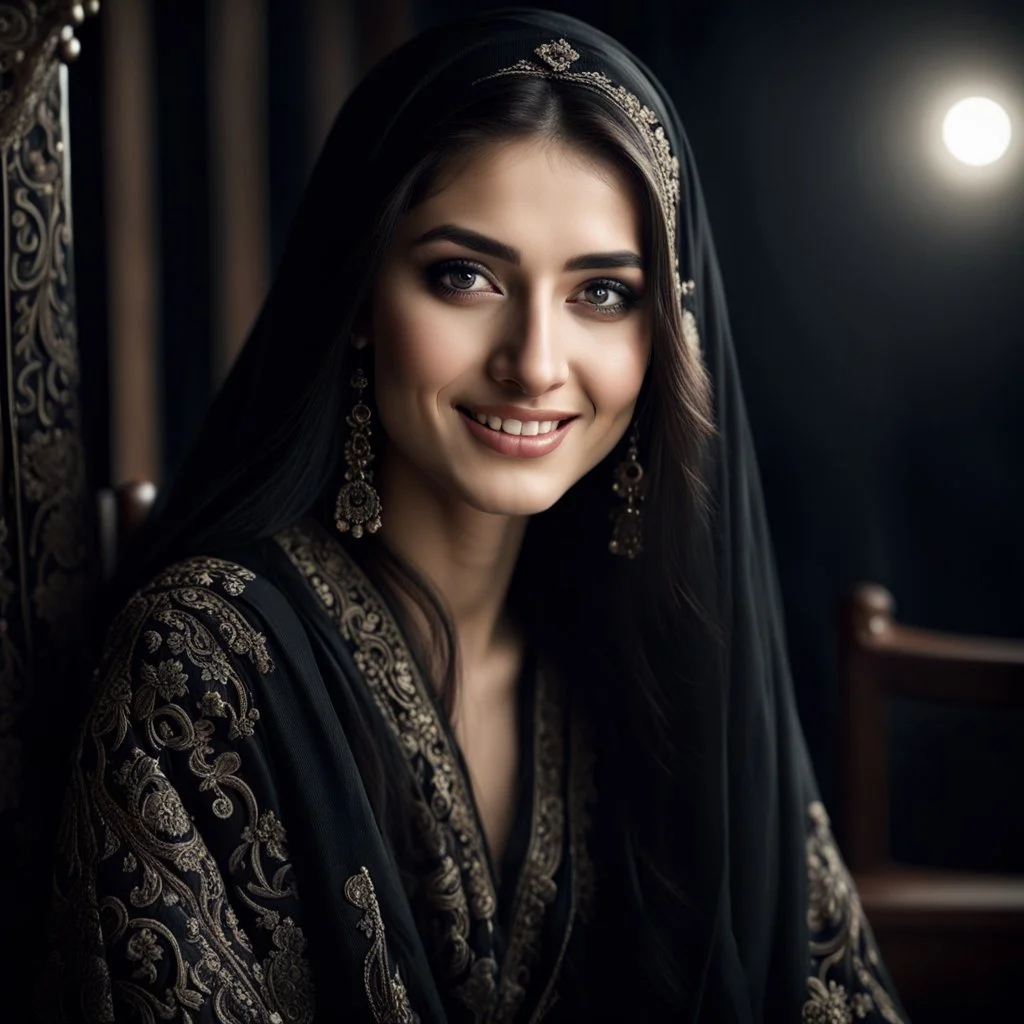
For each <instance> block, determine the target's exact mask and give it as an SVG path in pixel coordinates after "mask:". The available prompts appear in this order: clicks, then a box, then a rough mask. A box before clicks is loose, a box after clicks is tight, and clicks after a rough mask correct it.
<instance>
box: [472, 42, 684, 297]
mask: <svg viewBox="0 0 1024 1024" xmlns="http://www.w3.org/2000/svg"><path fill="white" fill-rule="evenodd" d="M579 59H580V54H579V52H578V51H577V50H576V49H574V48H573V46H572V44H571V43H570V42H569V41H568V40H567V39H564V38H562V39H553V40H551V41H550V42H547V43H542V44H541V45H540V46H538V47H537V48H536V49H535V50H534V51H533V58H532V59H531V58H529V57H524V58H523V59H522V60H518V61H516V63H515V64H512V65H511V66H509V67H507V68H502V69H501V70H500V71H496V72H495V73H494V74H493V75H486V76H485V77H484V78H481V79H479V81H482V82H483V81H487V80H488V79H490V78H498V77H500V76H501V75H536V76H538V77H540V78H550V79H553V80H555V81H562V82H573V83H574V84H576V85H582V86H584V87H585V88H588V89H593V90H594V91H595V92H599V93H601V94H602V95H604V96H607V97H608V98H609V99H611V100H613V101H614V102H615V103H616V105H617V106H618V107H619V108H620V109H621V110H622V111H623V113H625V114H626V116H627V117H628V118H629V119H630V120H631V121H632V122H633V124H635V125H636V127H637V128H639V129H640V134H641V135H642V136H643V137H644V138H645V139H646V140H647V142H648V144H649V146H650V149H651V154H652V156H653V157H654V167H655V171H656V176H657V181H656V182H655V191H656V192H657V193H658V201H659V202H660V204H661V208H662V214H663V216H664V218H665V226H666V229H667V232H668V244H669V249H670V250H671V252H672V259H673V263H674V266H675V280H676V289H677V291H678V292H679V294H680V296H681V295H682V294H683V291H682V284H681V282H680V279H679V256H678V252H677V249H676V220H677V210H678V208H679V195H680V185H679V159H678V157H676V155H675V154H674V153H673V152H672V147H671V146H670V145H669V141H668V136H667V135H666V134H665V129H664V127H663V126H662V124H661V122H660V121H659V120H658V115H657V114H656V113H655V112H654V111H653V110H652V109H651V108H650V107H648V106H647V105H646V104H645V103H643V102H642V101H641V99H640V98H639V97H638V96H637V95H636V94H634V93H632V92H630V91H629V90H628V89H627V88H626V87H625V86H624V85H617V84H616V83H615V82H613V81H612V80H611V79H610V78H609V77H608V76H607V75H606V74H605V73H604V72H603V71H573V70H571V69H572V66H573V64H575V63H576V61H578V60H579Z"/></svg>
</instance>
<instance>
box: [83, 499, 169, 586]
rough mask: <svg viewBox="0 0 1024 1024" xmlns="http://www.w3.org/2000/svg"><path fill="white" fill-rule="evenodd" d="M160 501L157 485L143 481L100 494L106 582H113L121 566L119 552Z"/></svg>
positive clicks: (98, 514)
mask: <svg viewBox="0 0 1024 1024" xmlns="http://www.w3.org/2000/svg"><path fill="white" fill-rule="evenodd" d="M155 501H156V486H155V485H154V484H151V483H149V482H148V481H144V480H139V481H132V482H131V483H126V484H121V485H119V486H118V487H105V488H103V489H102V490H100V491H99V492H98V494H97V495H96V518H97V526H98V532H99V547H100V565H101V570H102V573H103V578H104V579H110V577H111V576H112V575H113V572H114V569H115V568H116V566H117V557H118V552H119V551H123V550H124V547H125V544H126V543H127V541H128V540H129V538H130V537H131V536H132V534H134V533H135V531H136V530H138V529H139V527H140V526H142V524H143V523H144V522H145V521H146V517H147V516H148V515H149V513H150V511H151V510H152V508H153V503H154V502H155Z"/></svg>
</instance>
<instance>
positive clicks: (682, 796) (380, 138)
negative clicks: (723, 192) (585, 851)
mask: <svg viewBox="0 0 1024 1024" xmlns="http://www.w3.org/2000/svg"><path fill="white" fill-rule="evenodd" d="M562 37H564V38H566V39H568V40H569V41H570V43H571V44H572V46H573V47H574V48H575V49H576V50H577V51H578V52H579V54H580V55H581V56H580V63H579V64H578V67H579V68H580V69H582V70H588V69H589V70H595V71H600V72H602V73H603V74H605V75H607V76H608V77H609V78H610V79H611V80H612V81H613V82H615V83H617V84H619V85H622V86H624V87H625V88H626V89H628V90H629V92H631V93H633V94H635V95H636V96H637V97H639V98H640V100H641V101H642V103H643V104H645V105H646V106H648V107H650V108H651V109H653V111H654V112H655V114H656V116H657V119H658V121H659V122H660V124H661V125H662V126H663V127H664V129H665V132H666V134H667V137H668V141H669V145H670V147H671V150H672V152H673V153H674V154H675V156H676V157H678V160H679V164H680V185H681V194H680V198H679V209H678V230H677V232H676V245H677V257H678V264H679V272H680V276H681V278H682V279H683V280H692V281H693V282H694V289H693V292H692V294H690V295H688V297H687V303H688V305H690V306H691V308H692V310H693V312H694V313H695V315H696V321H697V328H698V331H699V336H700V344H701V353H702V357H703V360H704V363H705V366H706V369H707V371H708V374H709V376H710V379H711V382H712V386H713V393H714V422H715V427H716V431H717V434H716V437H715V438H714V440H713V442H712V444H711V450H710V457H709V462H708V468H707V472H708V486H709V492H710V503H709V504H710V508H711V512H710V515H709V518H708V523H707V537H708V538H709V539H710V540H709V547H710V549H711V550H712V555H713V557H710V558H707V559H704V560H703V562H700V563H699V564H703V565H704V567H705V568H704V569H703V570H701V572H700V573H698V574H697V575H696V577H695V578H691V579H688V580H687V581H686V583H687V587H688V589H689V591H690V592H691V593H692V594H693V595H694V597H695V598H696V601H697V603H699V604H700V605H701V606H702V607H703V608H705V609H707V610H708V611H709V612H710V614H711V617H712V618H713V619H714V620H715V621H716V623H717V626H718V629H717V632H716V631H713V630H707V631H704V632H703V633H701V632H699V631H697V632H695V631H694V630H693V629H691V628H686V627H684V625H683V624H680V628H679V630H678V633H676V634H673V633H672V631H671V629H668V630H663V631H662V642H661V644H660V647H659V649H657V650H653V651H651V652H650V661H651V663H652V665H653V667H654V669H655V671H657V672H659V673H661V674H662V675H664V676H665V677H666V678H673V679H675V678H678V679H679V680H680V682H679V684H678V685H679V686H680V687H682V686H684V685H689V687H690V689H689V690H688V691H687V693H686V695H685V699H681V700H680V701H679V702H678V704H677V706H676V711H677V715H678V720H677V721H674V722H673V723H672V728H673V729H674V730H675V731H676V734H677V736H678V738H679V743H678V746H679V748H680V749H681V750H686V751H688V752H689V757H688V760H687V763H686V764H680V765H679V766H678V770H679V774H680V777H681V781H680V785H679V787H678V790H677V792H675V793H673V794H670V795H669V796H668V798H667V799H668V802H667V803H665V804H664V805H663V807H662V810H663V813H664V814H665V815H666V816H667V818H668V819H669V820H670V823H671V827H672V829H673V830H674V834H675V841H676V844H677V848H678V864H677V868H678V871H677V873H678V875H679V876H680V878H681V881H682V882H683V883H684V888H685V892H686V893H687V896H688V899H689V901H690V904H691V908H692V909H691V913H690V914H689V915H687V917H686V921H685V923H678V924H677V923H675V922H673V921H659V920H658V910H659V908H658V907H657V906H652V905H651V904H650V891H651V890H650V887H649V886H648V884H647V883H646V881H645V876H644V871H645V868H644V866H643V864H642V863H641V861H640V860H639V859H638V858H637V857H636V855H635V851H630V850H628V849H627V850H625V851H620V853H619V854H617V855H616V856H615V858H614V859H615V860H616V863H617V865H618V869H619V870H620V871H621V875H620V878H621V880H622V888H621V892H620V893H618V895H617V897H616V898H615V899H614V900H612V901H610V902H609V903H608V904H607V905H608V906H611V907H614V909H613V910H611V911H609V912H608V913H606V915H605V919H604V922H603V925H602V927H603V929H604V935H605V940H606V941H605V942H604V943H603V947H602V948H603V950H604V952H603V953H599V954H598V957H599V959H598V960H596V961H595V960H591V961H590V963H589V966H588V978H589V980H588V981H587V982H586V983H588V984H592V985H593V986H595V987H600V986H602V985H604V986H605V987H606V988H607V990H608V992H607V998H608V999H609V1003H608V1005H609V1006H611V1005H615V1000H616V999H617V998H618V999H621V1000H622V1004H621V1005H620V1012H623V1013H627V1016H628V1014H629V1011H628V1007H633V1008H634V1010H635V1011H636V1016H634V1017H633V1019H655V1017H652V1016H649V1015H648V1014H649V1013H656V1015H657V1017H656V1019H693V1020H696V1019H706V1020H715V1021H737V1022H740V1021H744V1022H753V1021H759V1020H763V1019H779V1020H784V1019H785V1020H796V1019H798V1017H799V1016H800V1012H801V1007H802V1006H803V1005H804V1003H805V1002H806V1000H807V978H808V975H809V973H810V970H809V968H810V962H809V951H808V950H809V947H808V943H809V934H808V924H807V904H808V891H807V890H808V885H807V847H806V844H807V834H808V827H807V810H808V807H809V805H811V803H812V802H813V801H814V800H815V799H816V790H815V783H814V779H813V773H812V770H811V767H810V764H809V761H808V758H807V754H806V750H805V744H804V740H803V737H802V734H801V730H800V726H799V723H798V720H797V717H796V711H795V704H794V700H793V694H792V685H791V680H790V674H789V669H788V666H787V659H786V653H785V649H784V640H783V637H784V630H783V621H782V606H781V601H780V595H779V590H778V586H777V582H776V574H775V569H774V566H773V562H772V553H771V544H770V538H769V536H768V528H767V522H766V517H765V511H764V507H763V502H762V495H761V487H760V482H759V478H758V470H757V465H756V460H755V456H754V449H753V445H752V442H751V437H750V431H749V426H748V423H747V417H746V413H745V410H744V402H743V395H742V390H741V387H740V381H739V374H738V370H737V366H736V358H735V353H734V350H733V344H732V340H731V337H730V328H729V318H728V314H727V310H726V302H725V295H724V292H723V287H722V281H721V277H720V274H719V269H718V264H717V261H716V257H715V250H714V245H713V242H712V238H711V232H710V229H709V225H708V220H707V215H706V211H705V208H704V204H703V201H702V198H701V190H700V186H699V183H698V179H697V173H696V168H695V165H694V161H693V156H692V154H691V152H690V148H689V145H688V143H687V140H686V137H685V135H684V133H683V130H682V126H681V125H680V123H679V120H678V116H677V115H676V112H675V110H674V108H673V105H672V102H671V100H670V99H669V97H668V96H667V95H666V94H665V92H664V91H663V90H662V88H661V87H660V86H659V85H658V83H657V82H656V81H655V80H654V78H653V77H652V76H651V75H650V74H649V73H648V72H647V70H646V69H645V68H644V67H643V66H642V65H641V64H640V63H639V62H638V61H637V60H636V59H635V58H633V57H632V56H631V55H630V54H629V53H627V52H626V51H625V50H624V49H623V48H622V47H621V46H620V45H619V44H617V43H616V42H615V41H614V40H612V39H610V38H608V37H607V36H606V35H604V34H603V33H601V32H599V31H597V30H595V29H593V28H591V27H590V26H588V25H585V24H583V23H581V22H579V21H577V20H575V19H573V18H570V17H567V16H563V15H560V14H556V13H553V12H542V11H535V10H508V11H504V12H498V13H489V14H486V15H482V16H479V17H476V18H472V19H469V20H465V21H462V22H459V23H457V24H454V25H450V26H445V27H443V28H440V29H435V30H432V31H430V32H427V33H425V34H423V35H420V36H418V37H417V38H416V39H414V40H413V41H412V42H410V43H409V44H407V45H405V46H403V47H402V48H401V49H400V50H399V51H397V52H396V53H394V54H392V55H391V56H390V57H389V58H387V59H386V60H385V61H384V62H383V63H381V64H380V65H379V66H378V67H377V68H376V69H375V70H374V71H373V72H372V73H371V74H370V75H369V77H368V78H367V79H366V80H365V81H364V82H363V83H362V84H361V85H360V86H359V87H358V89H357V90H356V91H355V93H354V94H353V95H352V97H351V98H350V99H349V100H348V102H347V103H346V104H345V106H344V108H343V110H342V112H341V114H340V115H339V118H338V120H337V122H336V123H335V125H334V128H333V130H332V132H331V134H330V136H329V138H328V139H327V142H326V144H325V147H324V151H323V154H322V156H321V158H320V160H319V162H318V164H317V166H316V168H315V170H314V172H313V175H312V179H311V181H310V183H309V186H308V189H307V191H306V194H305V197H304V199H303V201H302V204H301V207H300V209H299V213H298V216H297V219H296V221H295V224H294V227H293V230H292V233H291V236H290V241H289V245H288V248H287V251H286V253H285V256H284V259H283V262H282V264H281V268H280V271H279V273H278V276H277V279H276V281H275V283H274V286H273V289H272V291H271V293H270V295H269V297H268V299H267V302H266V304H265V306H264V308H263V311H262V313H261V315H260V317H259V320H258V322H257V323H256V326H255V327H254V328H253V331H252V333H251V336H250V337H249V339H248V342H247V344H246V346H245V348H244V350H243V352H242V354H241V356H240V358H239V360H238V362H237V364H236V365H235V367H234V369H233V371H232V373H231V375H230V377H229V379H228V380H227V382H226V384H225V385H224V387H223V388H222V390H221V391H220V393H219V395H218V397H217V399H216V401H215V404H214V406H213V408H212V411H211V412H210V414H209V416H208V418H207V420H206V422H205V425H204V427H203V429H202V432H201V434H200V436H199V438H198V440H197V442H196V443H195V445H194V447H193V449H192V452H191V455H190V457H189V458H188V459H187V461H186V463H185V465H184V467H183V469H182V470H181V472H180V474H179V476H178V479H177V480H176V482H175V483H174V485H173V487H172V488H171V489H170V490H169V492H168V493H167V494H166V495H165V496H164V499H163V502H162V506H161V508H160V510H159V513H158V515H157V516H156V518H155V520H154V522H153V524H152V526H151V528H150V529H149V531H148V533H147V534H146V535H145V536H144V537H143V538H142V541H141V545H140V551H141V552H144V555H145V557H140V558H137V559H135V560H133V567H134V568H133V578H132V579H130V580H126V587H125V588H122V591H121V592H122V594H123V593H124V590H125V589H127V587H130V586H132V585H137V584H138V583H140V582H141V581H142V580H143V579H144V578H146V577H148V576H149V575H150V574H152V573H153V572H154V571H155V570H156V569H157V568H159V567H161V566H163V565H166V564H167V563H169V562H170V561H171V560H172V559H174V558H177V557H180V556H182V555H186V554H192V553H202V552H208V551H214V552H215V551H224V550H230V549H232V548H235V547H238V546H240V545H244V544H245V543H247V542H250V541H253V540H256V539H258V538H261V537H266V536H269V535H270V534H272V533H274V532H275V531H276V530H278V529H280V528H282V527H283V526H285V525H286V524H288V523H290V522H293V521H294V520H296V519H297V518H298V517H300V516H301V515H303V514H305V513H306V512H308V511H309V509H310V508H311V507H313V506H314V505H315V504H316V503H317V501H319V500H321V498H322V496H323V494H324V493H325V491H327V490H329V488H330V486H331V484H332V482H333V481H335V480H336V479H337V470H338V457H339V453H340V452H341V450H342V447H343V436H342V434H341V431H342V430H343V429H344V427H343V423H344V409H343V406H342V403H343V402H344V401H345V400H346V396H345V395H344V392H343V389H342V388H341V387H339V386H338V383H337V382H338V381H339V380H342V379H344V378H343V377H342V372H343V364H342V360H343V359H344V358H345V354H344V353H345V351H346V350H347V348H348V346H347V345H346V344H344V339H346V338H347V336H348V334H349V332H350V331H351V329H352V326H353V318H354V316H355V315H356V312H357V310H358V308H359V306H360V305H361V303H362V301H363V299H364V298H365V296H366V294H367V291H368V288H369V286H370V280H371V276H372V272H373V267H374V261H375V259H376V258H377V257H379V255H380V253H379V251H377V250H375V245H376V246H377V249H379V244H380V240H379V239H377V238H375V232H376V231H377V229H378V221H377V218H378V217H379V214H380V211H381V208H382V206H383V204H384V201H385V199H386V197H387V196H388V195H389V194H391V192H392V191H393V190H394V189H395V187H396V186H397V185H398V183H399V181H400V180H401V178H402V175H403V174H405V173H406V172H407V171H408V169H409V168H410V167H411V166H412V164H413V163H414V161H415V160H416V159H417V158H418V156H419V155H420V154H421V153H422V152H423V151H424V149H425V148H426V147H427V146H428V145H429V140H430V134H431V129H432V126H433V125H434V124H435V123H436V121H437V119H438V118H440V117H441V116H443V114H444V113H445V112H446V111H448V110H450V109H451V108H452V106H453V105H455V104H458V103H459V102H460V101H461V99H462V97H464V96H465V95H466V93H467V91H469V90H471V89H472V83H474V82H475V81H477V80H479V79H481V78H484V77H486V76H487V75H488V74H492V73H494V72H495V71H497V70H498V69H502V68H507V67H509V66H511V65H514V64H515V63H516V62H517V61H519V60H522V59H523V58H525V57H529V56H530V54H532V53H533V52H534V50H535V48H536V47H537V46H539V45H541V44H543V43H545V42H550V41H552V40H557V39H559V38H562ZM368 254H369V255H368ZM314 418H315V421H314ZM695 564H697V563H695ZM680 614H682V613H680ZM694 637H703V639H702V640H701V641H700V643H701V644H703V647H702V648H701V649H700V650H694V649H692V648H693V645H694V644H695V643H696V642H697V641H695V640H694ZM681 665H685V666H687V670H686V671H682V670H680V668H679V666H681ZM695 666H699V667H700V668H699V671H700V678H699V679H697V680H696V681H694V678H693V676H694V672H695V671H696V669H695ZM684 679H687V680H689V682H688V683H684ZM627 685H628V684H627ZM649 932H650V933H651V934H648V933H649ZM654 933H657V934H654ZM666 948H667V949H668V950H669V951H670V957H669V960H668V961H666V960H665V958H664V957H660V958H659V957H658V956H656V955H655V951H656V950H657V949H661V950H662V951H664V950H665V949H666ZM601 957H603V958H604V960H601V959H600V958H601ZM666 962H670V963H673V964H674V965H675V968H674V969H675V971H676V972H677V973H676V976H675V977H673V978H671V979H669V980H670V981H671V983H670V984H665V982H666V979H665V978H664V977H659V974H662V975H663V974H664V972H665V966H664V965H665V963H666ZM599 963H602V964H603V966H602V967H601V968H600V969H598V964H599ZM638 992H640V993H642V995H639V996H638V994H637V993H638ZM648 1004H649V1005H650V1006H651V1007H652V1009H651V1010H650V1011H647V1010H646V1009H645V1010H644V1011H641V1010H640V1007H642V1006H643V1007H646V1006H647V1005H648ZM655 1007H656V1008H657V1009H656V1010H655V1009H653V1008H655ZM613 1016H614V1014H613Z"/></svg>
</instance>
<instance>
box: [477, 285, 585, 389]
mask: <svg viewBox="0 0 1024 1024" xmlns="http://www.w3.org/2000/svg"><path fill="white" fill-rule="evenodd" d="M562 334H563V331H560V330H559V324H558V318H557V314H556V313H555V312H554V310H553V309H552V306H551V304H541V303H539V302H533V303H531V304H530V306H529V307H528V308H526V309H524V310H523V312H522V314H521V315H520V316H519V317H517V318H516V322H515V323H514V324H512V325H511V326H510V329H509V331H508V334H507V336H506V338H505V340H504V343H503V344H502V345H501V346H500V347H499V349H498V351H497V352H496V353H495V355H494V358H493V359H492V362H491V375H492V376H493V377H494V379H495V380H497V381H499V382H500V383H503V384H508V385H509V386H512V387H515V388H517V389H518V391H519V392H520V393H522V394H524V395H531V396H537V395H543V394H546V393H547V392H549V391H553V390H555V389H557V388H560V387H561V386H562V385H563V384H564V383H565V382H566V379H567V378H568V375H569V363H568V359H567V358H566V353H565V347H564V340H565V339H564V337H562V336H561V335H562Z"/></svg>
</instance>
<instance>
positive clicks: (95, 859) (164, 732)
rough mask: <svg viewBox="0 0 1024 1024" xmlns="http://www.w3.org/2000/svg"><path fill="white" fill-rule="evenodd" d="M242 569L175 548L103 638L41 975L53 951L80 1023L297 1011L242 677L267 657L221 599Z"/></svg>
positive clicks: (305, 983) (299, 953) (292, 934)
mask: <svg viewBox="0 0 1024 1024" xmlns="http://www.w3.org/2000/svg"><path fill="white" fill-rule="evenodd" d="M254 578H255V577H254V576H253V574H252V573H251V572H249V571H248V570H246V569H243V568H242V567H240V566H237V565H234V564H233V563H231V562H225V561H221V560H217V559H201V558H193V559H189V560H187V561H186V562H183V563H181V564H179V565H177V566H175V567H173V568H172V569H170V570H168V571H167V572H165V573H164V574H163V575H161V576H160V577H158V578H157V579H156V580H155V581H154V582H153V583H152V584H150V585H149V586H148V587H146V588H145V589H144V590H142V591H140V592H139V593H138V594H136V595H135V596H134V597H133V598H132V599H131V600H130V601H129V603H128V604H127V605H126V607H125V609H124V610H123V611H122V613H121V615H120V616H119V617H118V619H117V621H116V622H115V624H114V626H113V627H112V630H111V633H110V635H109V637H108V643H107V646H106V652H105V655H104V659H103V662H102V665H101V669H100V672H99V679H100V683H99V687H98V692H97V697H96V700H95V702H94V704H93V708H92V710H91V713H90V715H89V717H88V718H87V720H86V723H85V726H84V729H83V733H82V736H81V739H80V745H79V753H78V758H77V761H76V764H75V767H74V770H73V774H72V780H71V786H70V793H69V799H68V801H67V803H66V806H65V810H64V817H63V822H62V827H61V839H60V844H59V849H58V869H57V875H56V878H55V893H56V895H55V918H56V921H57V929H58V934H57V935H56V937H55V942H54V948H55V951H56V955H54V956H52V957H51V960H50V965H49V966H50V970H51V972H52V973H51V980H50V983H49V984H47V985H46V988H47V989H48V990H50V991H51V992H52V993H57V992H59V990H60V989H61V987H62V979H61V975H62V967H63V966H67V965H69V960H70V966H71V967H72V968H73V973H74V975H75V976H76V979H77V981H78V985H79V987H80V991H81V995H80V1005H79V1006H78V1007H77V1008H76V1016H81V1017H84V1019H85V1020H87V1021H89V1022H99V1021H111V1020H114V1019H121V1016H123V1015H131V1016H132V1019H139V1020H141V1021H146V1022H155V1021H157V1020H165V1019H170V1018H175V1019H182V1020H193V1019H199V1018H201V1019H204V1020H211V1021H217V1022H219V1024H241V1022H253V1024H257V1022H260V1024H264V1022H267V1021H271V1022H276V1024H284V1022H285V1021H288V1022H295V1024H299V1022H302V1024H305V1022H309V1021H312V1019H313V1012H314V1001H313V1000H314V997H313V986H312V980H311V974H310V969H309V965H308V963H307V960H306V956H305V946H306V940H305V937H304V935H303V932H302V928H301V927H300V925H299V923H298V896H297V892H296V887H295V879H294V872H293V869H292V865H291V862H290V860H289V856H288V837H287V833H286V831H285V826H284V824H283V823H282V821H281V820H280V816H279V812H278V810H277V809H276V808H274V807H273V806H269V804H268V802H267V801H263V800H261V799H260V797H259V795H258V794H259V793H260V792H264V791H266V792H272V783H271V781H270V777H269V774H268V769H267V765H266V763H265V760H264V759H263V758H262V756H261V754H260V751H259V748H258V746H257V745H255V744H253V742H252V737H253V734H254V729H255V725H256V723H257V722H258V721H259V711H258V710H257V709H256V708H255V707H253V705H252V700H251V693H250V690H249V687H248V685H247V684H246V681H245V680H246V675H247V674H248V673H252V672H258V673H260V674H261V675H268V674H270V673H272V672H273V671H274V665H273V662H272V660H271V658H270V656H269V653H268V649H267V644H266V640H265V638H264V637H263V635H262V634H261V633H259V632H258V631H257V630H255V629H254V628H253V627H252V626H251V624H250V623H249V622H248V620H247V619H246V618H245V616H244V615H243V614H242V613H241V612H240V611H239V609H238V607H237V606H236V604H235V603H234V602H233V601H232V598H234V597H237V596H238V595H240V594H241V593H243V592H244V589H245V587H246V585H247V583H248V582H250V581H251V580H253V579H254ZM243 769H245V770H243ZM69 980H70V979H69ZM75 995H78V993H75ZM54 1015H55V1014H54Z"/></svg>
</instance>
